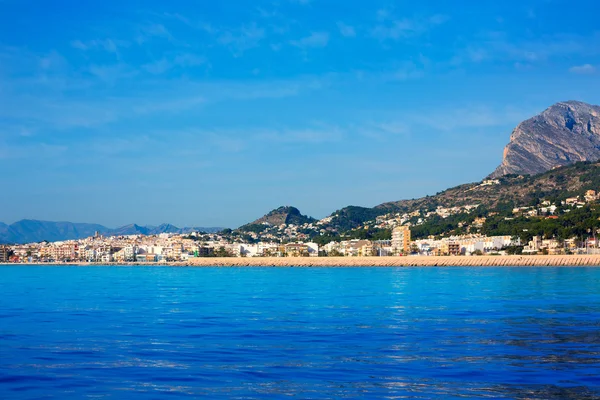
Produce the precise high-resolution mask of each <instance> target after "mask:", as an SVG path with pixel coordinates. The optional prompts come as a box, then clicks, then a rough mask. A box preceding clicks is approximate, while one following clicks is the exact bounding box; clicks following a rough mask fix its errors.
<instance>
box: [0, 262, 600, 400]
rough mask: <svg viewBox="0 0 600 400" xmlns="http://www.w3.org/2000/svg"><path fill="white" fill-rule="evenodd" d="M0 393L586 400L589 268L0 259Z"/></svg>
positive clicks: (596, 377) (592, 359) (595, 376)
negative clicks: (11, 262) (1, 263)
mask: <svg viewBox="0 0 600 400" xmlns="http://www.w3.org/2000/svg"><path fill="white" fill-rule="evenodd" d="M0 398H1V399H45V398H55V399H83V398H93V399H161V398H167V399H176V398H223V399H230V398H231V399H287V398H298V399H325V398H331V399H340V398H389V399H398V398H401V399H430V398H443V399H452V398H492V399H569V398H570V399H592V398H600V268H582V267H578V268H564V267H563V268H506V267H504V268H456V267H455V268H256V267H247V268H183V267H75V266H65V267H55V266H47V267H37V266H14V267H13V266H7V267H0Z"/></svg>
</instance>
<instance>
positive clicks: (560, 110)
mask: <svg viewBox="0 0 600 400" xmlns="http://www.w3.org/2000/svg"><path fill="white" fill-rule="evenodd" d="M599 159H600V106H594V105H590V104H586V103H582V102H579V101H565V102H561V103H557V104H554V105H553V106H551V107H549V108H548V109H546V110H545V111H544V112H542V113H541V114H539V115H536V116H535V117H533V118H531V119H528V120H527V121H524V122H521V123H520V124H519V125H518V126H517V127H516V128H515V130H514V131H513V132H512V135H511V136H510V143H509V144H508V145H507V146H506V148H505V149H504V157H503V159H502V163H501V164H500V166H499V167H498V168H496V170H495V171H494V172H493V173H492V174H491V175H490V176H491V177H494V178H496V177H500V176H503V175H506V174H530V175H533V174H538V173H541V172H544V171H548V170H550V169H552V168H554V167H557V166H563V165H568V164H572V163H575V162H577V161H597V160H599Z"/></svg>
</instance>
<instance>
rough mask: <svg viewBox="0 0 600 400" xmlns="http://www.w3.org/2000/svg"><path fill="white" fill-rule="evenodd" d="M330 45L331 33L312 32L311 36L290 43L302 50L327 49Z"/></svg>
mask: <svg viewBox="0 0 600 400" xmlns="http://www.w3.org/2000/svg"><path fill="white" fill-rule="evenodd" d="M328 43H329V33H327V32H312V33H311V34H310V35H308V36H305V37H303V38H301V39H298V40H292V41H290V44H291V45H292V46H296V47H299V48H301V49H307V48H317V47H325V46H327V44H328Z"/></svg>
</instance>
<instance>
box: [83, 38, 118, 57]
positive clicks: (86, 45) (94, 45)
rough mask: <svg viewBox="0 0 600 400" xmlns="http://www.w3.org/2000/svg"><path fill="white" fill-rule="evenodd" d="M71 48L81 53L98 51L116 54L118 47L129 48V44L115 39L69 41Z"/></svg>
mask: <svg viewBox="0 0 600 400" xmlns="http://www.w3.org/2000/svg"><path fill="white" fill-rule="evenodd" d="M71 46H72V47H73V48H75V49H78V50H82V51H89V50H95V49H100V50H104V51H106V52H108V53H115V54H117V53H118V50H119V48H120V47H129V46H130V43H129V42H128V41H125V40H116V39H94V40H88V41H82V40H73V41H71Z"/></svg>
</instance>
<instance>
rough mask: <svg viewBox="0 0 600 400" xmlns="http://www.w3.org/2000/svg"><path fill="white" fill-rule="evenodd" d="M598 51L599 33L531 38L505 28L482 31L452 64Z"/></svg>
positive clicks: (518, 60)
mask: <svg viewBox="0 0 600 400" xmlns="http://www.w3.org/2000/svg"><path fill="white" fill-rule="evenodd" d="M598 54H600V34H593V35H590V36H581V35H568V34H555V35H549V36H544V37H540V38H537V39H535V40H522V39H513V38H511V37H510V36H509V35H508V34H506V33H505V32H497V31H495V32H485V33H483V34H481V35H479V37H478V38H476V39H474V40H473V41H472V42H471V43H468V44H466V46H464V47H463V48H462V49H460V50H459V51H458V54H457V55H456V57H455V58H454V61H453V62H454V63H455V64H461V63H464V62H474V63H483V62H493V61H508V62H511V63H518V65H521V66H522V65H524V63H527V64H531V63H539V62H543V61H547V60H550V59H552V58H556V57H566V56H595V55H598Z"/></svg>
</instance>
